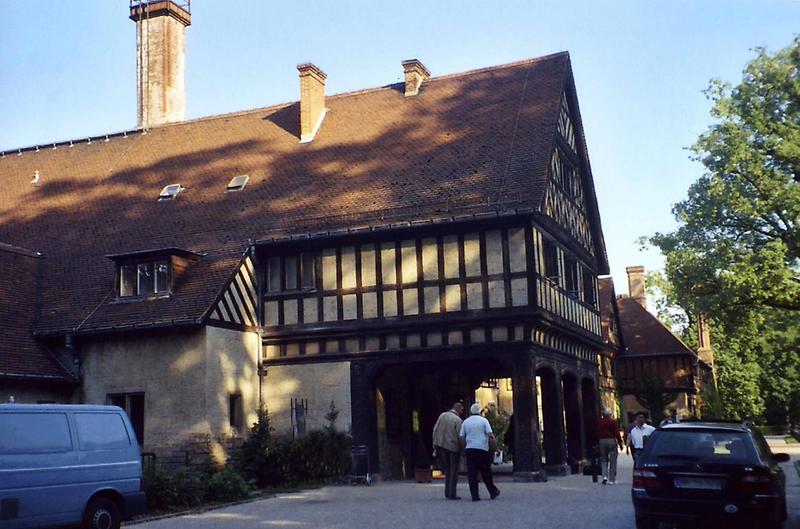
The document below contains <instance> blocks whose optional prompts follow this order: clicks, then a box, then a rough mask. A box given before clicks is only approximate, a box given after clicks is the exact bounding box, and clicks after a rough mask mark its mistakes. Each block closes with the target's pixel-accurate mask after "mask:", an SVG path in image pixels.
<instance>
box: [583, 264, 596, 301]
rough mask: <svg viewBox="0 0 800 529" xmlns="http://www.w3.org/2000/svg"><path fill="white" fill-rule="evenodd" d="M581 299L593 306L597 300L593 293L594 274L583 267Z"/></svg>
mask: <svg viewBox="0 0 800 529" xmlns="http://www.w3.org/2000/svg"><path fill="white" fill-rule="evenodd" d="M583 301H585V302H586V304H587V305H591V306H595V303H596V301H597V300H596V299H595V295H594V276H593V275H592V272H591V271H589V270H587V269H585V268H584V269H583Z"/></svg>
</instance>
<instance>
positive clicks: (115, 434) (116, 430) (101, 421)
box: [75, 413, 131, 450]
mask: <svg viewBox="0 0 800 529" xmlns="http://www.w3.org/2000/svg"><path fill="white" fill-rule="evenodd" d="M75 429H76V430H77V431H78V446H80V449H81V450H117V449H120V448H128V447H129V446H130V445H131V441H130V439H129V438H128V430H127V429H126V428H125V423H124V422H123V421H122V417H121V416H120V415H119V414H117V413H76V414H75Z"/></svg>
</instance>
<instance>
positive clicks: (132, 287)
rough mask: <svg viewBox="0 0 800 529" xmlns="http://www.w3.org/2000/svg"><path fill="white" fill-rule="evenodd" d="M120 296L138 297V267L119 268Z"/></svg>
mask: <svg viewBox="0 0 800 529" xmlns="http://www.w3.org/2000/svg"><path fill="white" fill-rule="evenodd" d="M119 295H120V296H135V295H136V265H123V266H121V267H120V268H119Z"/></svg>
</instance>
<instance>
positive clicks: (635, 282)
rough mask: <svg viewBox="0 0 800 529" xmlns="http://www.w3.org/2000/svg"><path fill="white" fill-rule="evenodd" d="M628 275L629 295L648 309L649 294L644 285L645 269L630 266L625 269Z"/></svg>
mask: <svg viewBox="0 0 800 529" xmlns="http://www.w3.org/2000/svg"><path fill="white" fill-rule="evenodd" d="M625 271H626V272H627V273H628V295H629V296H630V297H632V298H633V299H635V300H636V301H638V302H639V304H640V305H641V306H642V307H644V308H647V292H646V291H645V283H644V267H643V266H629V267H628V268H626V269H625Z"/></svg>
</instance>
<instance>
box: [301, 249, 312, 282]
mask: <svg viewBox="0 0 800 529" xmlns="http://www.w3.org/2000/svg"><path fill="white" fill-rule="evenodd" d="M301 262H302V271H301V273H302V274H303V288H306V289H310V288H314V278H315V274H316V259H315V258H314V254H311V253H304V254H302V256H301Z"/></svg>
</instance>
